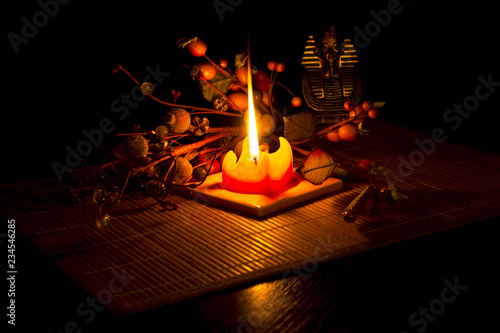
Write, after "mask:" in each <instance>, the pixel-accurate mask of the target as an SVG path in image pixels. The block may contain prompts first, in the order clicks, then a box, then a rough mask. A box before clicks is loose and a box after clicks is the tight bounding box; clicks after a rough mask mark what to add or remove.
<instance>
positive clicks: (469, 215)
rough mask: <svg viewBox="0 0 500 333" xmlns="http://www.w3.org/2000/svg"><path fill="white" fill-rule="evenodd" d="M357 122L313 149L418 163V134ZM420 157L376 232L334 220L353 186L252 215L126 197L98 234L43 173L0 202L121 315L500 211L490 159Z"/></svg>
mask: <svg viewBox="0 0 500 333" xmlns="http://www.w3.org/2000/svg"><path fill="white" fill-rule="evenodd" d="M365 127H366V128H369V129H371V133H370V135H368V136H363V137H361V138H359V139H358V140H356V141H354V142H344V143H341V144H335V145H334V144H330V143H327V142H326V141H325V142H323V144H324V147H325V149H329V150H330V151H331V152H332V153H333V154H334V156H336V157H337V158H338V159H339V160H342V161H344V162H345V163H347V164H354V165H355V164H356V163H357V162H358V161H359V160H360V159H362V158H371V159H373V160H376V161H378V163H379V165H382V166H383V167H384V168H385V169H387V170H389V171H391V172H393V173H395V174H398V167H400V166H401V165H400V163H401V162H400V160H399V159H398V156H400V155H401V156H403V157H405V158H406V159H407V160H408V159H409V158H410V157H411V158H413V161H414V162H415V163H417V162H418V160H417V158H418V156H417V155H418V153H414V154H413V155H410V154H411V153H412V152H413V151H415V150H416V149H418V147H417V146H416V144H415V142H414V140H415V139H420V140H423V139H425V138H426V137H425V136H424V135H422V134H420V133H417V132H414V131H410V130H408V129H404V128H401V127H398V126H394V125H390V124H387V123H384V122H380V121H377V122H370V123H368V124H367V125H366V126H365ZM422 156H424V159H425V160H424V161H423V163H422V164H421V165H420V166H418V167H417V168H415V170H414V171H413V172H411V173H409V172H407V173H406V174H405V176H406V177H405V178H404V181H402V182H401V183H399V184H398V185H397V187H398V189H399V190H400V191H401V192H402V193H404V194H406V195H408V197H409V198H408V199H407V200H399V201H397V202H396V203H395V204H394V205H393V207H392V209H391V211H390V213H389V214H388V215H387V218H386V219H385V221H384V222H383V224H382V225H381V227H379V228H373V227H372V226H371V225H369V224H368V223H367V222H366V220H364V219H363V218H360V219H358V221H356V222H355V223H352V224H349V223H346V222H344V221H343V220H342V218H341V217H340V216H339V212H340V211H342V209H344V208H345V206H346V205H347V204H348V203H349V202H350V201H351V200H352V199H353V198H354V197H355V196H356V195H357V194H358V193H359V192H360V191H361V189H362V188H363V187H364V186H365V185H364V183H356V182H354V183H346V184H344V188H343V189H342V190H340V191H338V192H335V193H332V194H330V195H325V196H323V197H320V198H319V199H316V200H313V201H310V202H304V203H302V204H299V205H296V206H294V207H292V208H291V209H290V210H288V211H284V212H283V211H282V212H278V213H275V214H273V215H271V216H268V217H266V218H261V219H256V218H253V217H250V216H247V215H244V214H241V213H239V212H237V211H231V210H228V209H224V208H221V207H218V206H214V205H211V204H209V205H205V204H204V203H203V201H202V200H189V199H188V198H185V197H180V196H179V197H177V196H175V197H174V200H175V201H177V202H180V207H179V209H177V210H176V211H167V210H165V209H164V208H163V207H160V206H158V205H155V201H154V200H152V199H150V198H147V197H145V196H137V197H128V198H125V199H124V200H123V202H122V203H121V204H120V206H119V209H117V210H115V211H110V212H109V213H110V214H111V215H112V216H113V217H114V222H113V225H112V227H111V228H109V229H106V230H97V229H96V228H94V227H93V221H94V218H95V216H96V214H97V210H96V207H95V205H92V204H88V205H86V210H85V211H83V210H82V207H81V206H75V207H74V208H69V207H63V206H61V205H60V204H58V203H56V199H57V190H56V189H57V188H59V187H60V186H61V185H60V184H58V183H57V181H54V180H43V181H38V182H33V183H26V184H17V185H11V186H4V187H2V188H0V207H1V210H2V213H3V215H5V216H6V217H7V218H15V219H16V226H17V231H18V233H20V234H21V235H22V236H24V237H25V238H26V239H27V240H28V241H30V242H31V243H32V244H34V245H35V246H36V247H37V248H38V249H39V250H40V251H41V252H42V253H43V254H44V255H46V256H48V257H50V258H52V259H53V261H54V263H55V265H56V266H57V267H59V268H60V269H61V270H62V271H64V272H65V273H66V274H67V275H68V276H69V277H71V278H72V279H73V280H74V281H76V283H78V284H79V285H81V286H82V287H83V288H85V289H86V290H87V291H88V292H89V293H90V294H91V295H93V296H94V297H96V298H97V299H98V300H100V301H102V302H103V303H104V304H105V305H106V306H107V307H108V308H109V309H111V310H112V311H113V312H115V313H133V312H137V311H144V310H148V309H152V308H155V307H159V306H162V305H165V304H169V303H173V302H177V301H181V300H185V299H188V298H192V297H195V296H199V295H202V294H207V293H210V292H214V291H217V290H221V289H224V288H228V287H232V286H236V285H240V284H243V283H247V282H250V281H255V280H258V279H262V278H265V277H269V276H273V275H279V274H284V275H288V274H286V273H287V272H291V270H293V269H294V268H298V269H300V270H301V271H302V272H310V271H313V270H315V269H316V267H317V266H316V264H317V263H318V262H323V261H327V260H331V259H334V258H339V257H343V256H347V255H350V254H353V253H358V252H361V251H365V250H368V249H372V248H376V247H379V246H383V245H386V244H391V243H395V242H399V241H402V240H405V239H410V238H414V237H418V236H421V235H425V234H429V233H434V232H437V231H440V230H445V229H448V228H452V227H456V226H459V225H464V224H468V223H472V222H476V221H480V220H484V219H486V218H490V217H494V216H498V215H500V173H499V168H498V166H499V165H500V155H497V154H494V153H488V152H482V151H478V150H474V149H469V148H466V147H461V146H456V145H453V144H450V143H443V144H436V147H435V151H434V152H433V153H432V154H430V155H429V156H427V155H422ZM400 171H404V170H403V169H401V168H400ZM407 171H408V170H407ZM119 275H122V276H123V277H122V278H121V279H119V278H117V276H119ZM110 295H111V296H112V297H109V296H110Z"/></svg>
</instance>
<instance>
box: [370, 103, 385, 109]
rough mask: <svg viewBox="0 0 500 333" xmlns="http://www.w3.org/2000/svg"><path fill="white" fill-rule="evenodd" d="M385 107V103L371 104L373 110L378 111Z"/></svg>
mask: <svg viewBox="0 0 500 333" xmlns="http://www.w3.org/2000/svg"><path fill="white" fill-rule="evenodd" d="M384 105H385V102H375V103H373V107H374V108H375V109H380V108H381V107H383V106H384Z"/></svg>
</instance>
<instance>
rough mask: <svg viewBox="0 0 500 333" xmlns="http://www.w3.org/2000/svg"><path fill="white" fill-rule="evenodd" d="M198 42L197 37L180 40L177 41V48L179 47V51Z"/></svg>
mask: <svg viewBox="0 0 500 333" xmlns="http://www.w3.org/2000/svg"><path fill="white" fill-rule="evenodd" d="M197 40H198V37H193V38H180V39H179V40H177V43H176V44H177V46H178V47H180V48H181V49H183V48H185V47H186V46H187V45H188V44H191V43H194V42H196V41H197Z"/></svg>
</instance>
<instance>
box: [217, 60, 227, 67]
mask: <svg viewBox="0 0 500 333" xmlns="http://www.w3.org/2000/svg"><path fill="white" fill-rule="evenodd" d="M219 66H220V67H222V68H226V67H227V60H226V59H219Z"/></svg>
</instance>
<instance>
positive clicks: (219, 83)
mask: <svg viewBox="0 0 500 333" xmlns="http://www.w3.org/2000/svg"><path fill="white" fill-rule="evenodd" d="M193 70H194V69H193ZM234 78H235V76H234V75H231V76H226V75H224V74H222V73H217V74H215V77H214V78H213V79H211V80H208V82H209V83H210V84H211V85H212V86H214V87H215V88H216V89H217V90H219V91H220V92H221V93H223V94H225V93H226V92H227V91H228V90H229V87H230V86H231V83H232V82H233V80H234ZM193 79H195V80H196V81H197V82H198V83H199V85H200V88H201V91H202V92H203V97H205V99H206V100H207V101H209V102H213V101H214V100H215V99H216V98H218V97H220V96H221V94H219V93H218V92H217V91H216V90H215V89H214V88H212V87H211V86H209V85H208V84H206V83H205V82H204V81H200V80H199V79H198V78H196V77H193Z"/></svg>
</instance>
